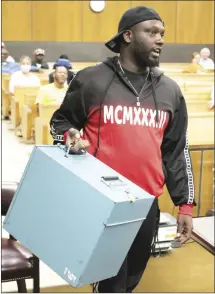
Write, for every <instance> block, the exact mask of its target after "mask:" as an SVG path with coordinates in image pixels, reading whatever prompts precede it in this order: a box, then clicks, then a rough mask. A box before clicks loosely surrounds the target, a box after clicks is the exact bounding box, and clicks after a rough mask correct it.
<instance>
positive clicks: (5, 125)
mask: <svg viewBox="0 0 215 294" xmlns="http://www.w3.org/2000/svg"><path fill="white" fill-rule="evenodd" d="M10 129H11V124H10V122H9V121H2V181H19V180H20V178H21V176H22V173H23V171H24V169H25V166H26V164H27V162H28V158H29V155H30V153H31V151H32V149H33V147H34V146H33V145H26V144H24V143H21V142H20V139H18V138H17V137H15V135H14V132H13V131H12V130H10ZM2 235H3V236H5V235H7V232H6V231H4V230H3V231H2ZM40 278H41V282H40V284H41V287H42V288H43V287H52V286H59V285H68V284H67V283H66V282H65V281H64V280H63V279H61V278H60V277H59V276H58V275H57V274H56V273H55V272H53V271H52V270H51V269H49V267H47V266H46V265H45V264H44V263H43V262H41V263H40ZM27 288H28V289H31V288H32V281H31V280H29V281H27ZM12 291H17V285H16V283H15V282H11V283H3V284H2V292H12Z"/></svg>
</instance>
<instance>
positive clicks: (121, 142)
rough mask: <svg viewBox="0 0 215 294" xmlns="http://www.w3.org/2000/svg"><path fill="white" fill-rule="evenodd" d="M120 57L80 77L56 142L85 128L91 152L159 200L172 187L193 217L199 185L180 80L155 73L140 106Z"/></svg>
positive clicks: (56, 128) (54, 122)
mask: <svg viewBox="0 0 215 294" xmlns="http://www.w3.org/2000/svg"><path fill="white" fill-rule="evenodd" d="M136 96H137V95H136V93H135V92H134V89H133V88H132V87H131V85H130V83H129V82H128V79H127V78H126V76H125V73H124V72H123V71H122V69H121V68H120V66H119V64H118V57H113V58H108V59H107V60H106V61H104V62H102V63H99V64H98V65H96V66H92V67H88V68H85V69H83V70H81V71H79V72H78V73H77V75H76V76H75V78H74V79H73V80H72V82H71V83H70V85H69V88H68V91H67V93H66V96H65V98H64V101H63V103H62V104H61V106H60V108H59V109H58V110H57V111H56V112H55V113H54V114H53V116H52V118H51V121H50V127H51V134H52V136H53V138H54V140H55V142H61V143H62V141H65V137H66V135H67V133H68V130H69V129H70V128H71V127H73V128H75V129H78V130H81V129H83V137H84V139H87V140H88V141H89V143H90V147H89V149H88V152H89V153H91V154H93V155H95V156H96V157H97V158H98V159H99V160H101V161H102V162H104V163H105V164H107V165H108V166H110V167H111V168H113V169H114V170H116V171H117V172H119V173H120V174H122V175H123V176H125V177H126V178H128V179H129V180H131V181H132V182H134V183H135V184H137V185H139V186H140V187H142V188H143V189H144V190H146V191H147V192H148V193H150V194H152V195H154V196H155V197H159V196H160V195H161V194H162V192H163V186H164V184H165V183H166V186H167V189H168V191H169V194H170V196H171V198H172V201H173V203H174V204H175V205H176V206H178V205H179V206H180V212H181V213H184V214H192V206H193V205H195V200H194V181H193V174H192V166H191V159H190V155H189V150H188V142H187V137H186V131H187V122H188V116H187V109H186V104H185V100H184V97H183V95H182V93H181V90H180V88H179V86H178V85H177V83H176V82H174V81H173V80H172V79H170V78H168V77H166V76H165V75H164V74H163V72H161V71H160V70H159V69H156V68H152V69H150V72H149V75H148V79H147V81H146V84H145V85H144V89H143V90H142V91H141V95H140V97H139V102H140V106H139V104H138V105H137V97H136Z"/></svg>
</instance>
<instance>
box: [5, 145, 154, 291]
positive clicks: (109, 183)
mask: <svg viewBox="0 0 215 294" xmlns="http://www.w3.org/2000/svg"><path fill="white" fill-rule="evenodd" d="M66 155H67V154H66V153H65V150H64V149H63V147H62V146H57V145H56V146H35V148H34V150H33V151H32V154H31V156H30V159H29V161H28V164H27V166H26V168H25V171H24V174H23V176H22V179H21V182H20V184H19V187H18V189H17V192H16V194H15V196H14V198H13V201H12V203H11V206H10V208H9V210H8V213H7V216H6V218H5V221H4V229H5V230H6V231H7V232H8V233H10V234H11V235H13V236H14V237H15V238H17V240H18V241H20V242H21V243H22V244H23V245H24V246H25V247H26V248H28V249H29V250H30V251H31V252H32V253H34V254H35V255H36V256H37V257H38V258H40V259H41V260H42V261H43V262H44V263H46V264H47V265H48V266H49V267H50V268H51V269H52V270H54V271H55V272H56V273H57V274H58V275H59V276H61V277H62V278H63V279H64V280H65V281H67V282H68V283H69V284H71V285H72V286H73V287H81V286H83V285H87V284H91V283H94V282H98V281H101V280H104V279H107V278H111V277H113V276H115V275H117V273H118V271H119V269H120V267H121V265H122V263H123V261H124V259H125V257H126V255H127V253H128V251H129V248H130V247H131V245H132V243H133V240H134V238H135V236H136V235H137V233H138V230H139V229H140V226H141V224H142V223H143V221H144V219H145V218H146V216H147V214H148V212H149V209H150V207H151V205H152V202H153V200H154V197H153V196H152V195H150V194H148V193H147V192H146V191H144V190H143V189H141V188H140V187H138V186H137V185H135V184H134V183H132V182H131V181H129V180H128V179H126V178H125V177H123V176H122V175H120V174H119V173H117V172H116V171H114V170H113V169H111V168H110V167H108V166H107V165H105V164H104V163H102V162H101V161H100V160H98V159H96V158H95V157H93V156H92V155H90V154H88V153H85V154H83V155H68V156H66ZM128 168H131V167H128ZM143 177H144V175H143Z"/></svg>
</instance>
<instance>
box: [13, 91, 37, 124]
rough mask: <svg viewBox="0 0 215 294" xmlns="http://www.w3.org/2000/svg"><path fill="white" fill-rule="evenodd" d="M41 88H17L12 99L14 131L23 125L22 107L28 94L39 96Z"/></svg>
mask: <svg viewBox="0 0 215 294" xmlns="http://www.w3.org/2000/svg"><path fill="white" fill-rule="evenodd" d="M39 88H40V87H15V88H14V95H13V96H12V99H11V122H12V126H13V128H14V129H16V128H17V127H18V126H19V125H20V124H21V113H22V106H23V104H24V100H25V95H26V94H30V95H31V94H34V95H37V93H38V91H39Z"/></svg>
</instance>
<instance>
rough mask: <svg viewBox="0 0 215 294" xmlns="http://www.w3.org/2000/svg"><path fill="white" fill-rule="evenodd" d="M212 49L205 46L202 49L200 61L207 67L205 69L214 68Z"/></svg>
mask: <svg viewBox="0 0 215 294" xmlns="http://www.w3.org/2000/svg"><path fill="white" fill-rule="evenodd" d="M210 54H211V53H210V50H209V49H208V48H203V49H202V50H201V51H200V62H199V64H200V65H201V66H202V67H203V68H204V69H205V70H214V62H213V60H212V59H210V58H209V56H210Z"/></svg>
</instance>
